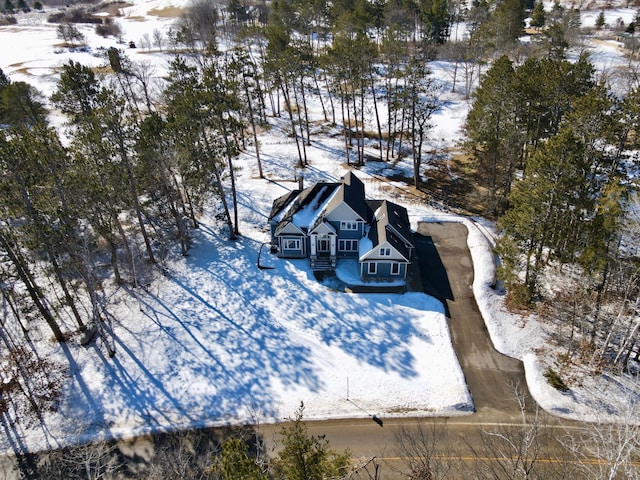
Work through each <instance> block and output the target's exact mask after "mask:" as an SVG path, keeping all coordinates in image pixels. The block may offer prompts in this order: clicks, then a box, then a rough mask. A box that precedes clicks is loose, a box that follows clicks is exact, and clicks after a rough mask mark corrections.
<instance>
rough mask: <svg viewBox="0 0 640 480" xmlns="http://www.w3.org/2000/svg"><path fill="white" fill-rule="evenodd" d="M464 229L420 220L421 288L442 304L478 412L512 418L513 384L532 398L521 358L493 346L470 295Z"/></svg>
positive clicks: (529, 402) (514, 407)
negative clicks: (508, 355)
mask: <svg viewBox="0 0 640 480" xmlns="http://www.w3.org/2000/svg"><path fill="white" fill-rule="evenodd" d="M467 234H468V231H467V227H466V226H464V225H463V224H460V223H450V222H442V223H427V222H420V223H419V224H418V231H417V234H416V235H415V239H416V249H417V255H418V268H419V270H420V276H421V278H422V286H423V290H424V291H425V292H426V293H428V294H429V295H432V296H434V297H436V298H438V299H439V300H441V301H442V302H443V304H444V305H445V309H446V310H445V311H446V314H447V317H448V319H449V329H450V331H451V337H452V340H453V348H454V350H455V352H456V355H457V356H458V361H459V362H460V366H461V367H462V371H463V372H464V375H465V378H466V381H467V386H468V387H469V390H470V391H471V396H472V397H473V401H474V403H475V406H476V410H477V415H478V416H486V417H487V420H493V419H495V418H500V419H501V421H505V420H506V419H505V414H508V415H509V416H513V419H514V420H515V419H517V418H518V417H519V414H520V409H519V406H518V404H517V402H516V401H515V397H514V388H515V387H516V386H517V387H518V388H519V389H520V390H522V391H524V392H525V394H526V400H527V405H528V406H529V408H533V400H532V398H531V396H530V394H529V389H528V388H527V384H526V381H525V376H524V366H523V365H522V362H520V361H519V360H516V359H514V358H511V357H507V356H506V355H502V354H501V353H499V352H497V351H496V350H495V349H494V348H493V344H492V343H491V339H490V338H489V333H488V332H487V328H486V326H485V324H484V320H483V319H482V315H480V311H479V310H478V305H477V304H476V300H475V297H474V296H473V290H472V283H473V263H472V260H471V254H470V252H469V249H468V247H467Z"/></svg>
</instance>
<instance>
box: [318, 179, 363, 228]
mask: <svg viewBox="0 0 640 480" xmlns="http://www.w3.org/2000/svg"><path fill="white" fill-rule="evenodd" d="M342 203H345V204H347V205H348V206H349V208H351V210H353V212H354V213H355V214H356V215H358V216H359V217H360V219H361V220H363V221H365V222H368V221H369V219H370V218H371V210H370V209H369V206H368V205H367V201H366V199H365V197H364V183H362V181H361V180H360V179H359V178H358V177H356V176H355V175H354V174H353V173H351V172H347V173H346V174H345V176H344V177H342V179H341V183H340V187H339V191H338V192H336V194H335V195H334V196H333V198H332V199H331V202H329V204H328V205H327V214H330V213H331V212H332V211H333V210H335V209H336V208H338V207H339V206H340V204H342Z"/></svg>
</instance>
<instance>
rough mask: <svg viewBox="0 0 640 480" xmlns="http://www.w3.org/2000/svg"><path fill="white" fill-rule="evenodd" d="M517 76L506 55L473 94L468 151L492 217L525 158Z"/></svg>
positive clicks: (509, 188) (501, 205)
mask: <svg viewBox="0 0 640 480" xmlns="http://www.w3.org/2000/svg"><path fill="white" fill-rule="evenodd" d="M514 73H515V70H514V68H513V64H512V63H511V61H510V60H509V59H508V58H507V57H506V56H502V57H500V58H499V59H498V60H496V61H495V62H494V64H493V66H492V67H491V68H490V69H489V70H488V71H487V73H486V75H485V76H484V77H483V79H482V81H481V83H480V86H479V87H478V89H477V90H476V91H475V92H474V95H473V106H472V107H471V110H470V111H469V115H468V116H467V122H466V131H467V136H468V137H469V140H470V142H469V144H468V147H469V151H470V153H471V154H472V155H473V158H474V159H475V161H476V162H477V166H478V171H479V178H481V179H482V180H481V181H482V182H483V185H484V186H485V187H486V188H487V189H488V201H487V208H488V209H489V211H490V212H491V213H492V214H497V213H500V212H501V211H502V209H503V208H504V204H505V201H506V198H507V195H508V194H509V191H510V190H511V182H512V181H513V176H514V173H515V169H516V166H517V165H518V164H519V162H520V160H521V155H522V145H523V142H524V138H523V137H524V135H523V132H522V129H521V127H520V126H519V125H518V122H517V119H518V116H517V113H518V110H517V103H516V96H515V92H516V84H515V83H514V78H515V75H514Z"/></svg>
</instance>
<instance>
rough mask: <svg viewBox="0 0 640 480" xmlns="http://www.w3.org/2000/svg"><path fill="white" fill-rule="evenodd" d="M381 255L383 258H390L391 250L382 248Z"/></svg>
mask: <svg viewBox="0 0 640 480" xmlns="http://www.w3.org/2000/svg"><path fill="white" fill-rule="evenodd" d="M379 254H380V256H381V257H390V256H391V248H389V247H382V248H380V252H379Z"/></svg>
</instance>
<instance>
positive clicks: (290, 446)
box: [272, 403, 349, 480]
mask: <svg viewBox="0 0 640 480" xmlns="http://www.w3.org/2000/svg"><path fill="white" fill-rule="evenodd" d="M303 414H304V405H303V404H302V403H301V404H300V407H299V408H298V410H296V414H295V417H294V418H293V420H291V423H290V425H288V426H285V427H283V428H282V429H281V430H280V431H279V436H280V438H281V442H282V450H280V452H279V453H278V456H277V458H276V459H274V461H273V464H272V473H273V478H274V479H275V480H324V479H326V478H333V477H337V478H340V476H342V475H344V473H345V472H346V469H347V466H348V460H349V452H348V451H345V452H343V453H340V454H339V453H336V452H334V451H332V450H331V449H330V448H329V442H328V441H327V440H326V439H325V438H324V437H315V436H313V435H311V436H309V434H308V432H307V426H306V425H305V423H304V421H303Z"/></svg>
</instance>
